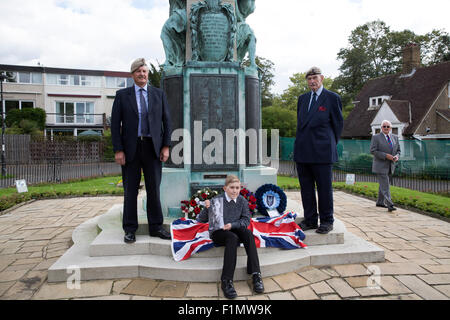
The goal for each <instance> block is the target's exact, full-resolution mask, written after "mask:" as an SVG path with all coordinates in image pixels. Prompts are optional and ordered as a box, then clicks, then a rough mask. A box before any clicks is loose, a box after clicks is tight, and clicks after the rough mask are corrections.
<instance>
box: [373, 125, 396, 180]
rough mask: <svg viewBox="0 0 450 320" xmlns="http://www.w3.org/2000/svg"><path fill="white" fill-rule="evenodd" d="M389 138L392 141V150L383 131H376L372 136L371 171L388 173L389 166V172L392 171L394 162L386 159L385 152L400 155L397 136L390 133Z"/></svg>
mask: <svg viewBox="0 0 450 320" xmlns="http://www.w3.org/2000/svg"><path fill="white" fill-rule="evenodd" d="M391 140H392V143H393V150H392V151H391V147H390V146H389V143H388V142H387V140H386V137H385V136H384V134H383V133H378V134H376V135H374V136H372V141H371V142H370V153H372V154H373V163H372V172H373V173H380V174H388V173H389V167H390V168H391V173H394V170H395V162H393V161H390V160H387V159H386V154H391V155H392V156H400V144H399V142H398V137H397V136H396V135H395V134H391Z"/></svg>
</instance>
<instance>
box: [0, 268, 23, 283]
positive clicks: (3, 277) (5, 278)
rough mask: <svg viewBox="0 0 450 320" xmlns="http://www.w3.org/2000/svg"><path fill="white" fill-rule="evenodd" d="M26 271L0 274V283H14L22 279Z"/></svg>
mask: <svg viewBox="0 0 450 320" xmlns="http://www.w3.org/2000/svg"><path fill="white" fill-rule="evenodd" d="M27 272H28V270H18V271H5V272H0V282H10V281H16V280H19V279H20V278H22V277H23V276H24V275H25V274H26V273H27Z"/></svg>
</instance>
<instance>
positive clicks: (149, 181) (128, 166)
mask: <svg viewBox="0 0 450 320" xmlns="http://www.w3.org/2000/svg"><path fill="white" fill-rule="evenodd" d="M125 156H126V155H125ZM125 160H126V163H125V165H124V166H122V180H123V187H124V193H125V199H124V205H123V222H122V225H123V230H124V231H125V232H133V233H135V232H136V230H137V228H138V218H137V196H138V192H139V184H140V183H141V170H143V171H144V179H145V189H146V191H147V219H148V226H149V232H154V231H159V230H160V229H161V226H162V224H163V221H164V218H163V214H162V210H161V201H160V192H159V187H160V185H161V173H162V164H161V161H160V160H159V155H158V156H157V155H156V154H155V151H154V148H153V142H152V139H151V138H144V139H141V138H138V143H137V148H136V154H135V156H134V159H132V160H131V161H129V160H128V159H125Z"/></svg>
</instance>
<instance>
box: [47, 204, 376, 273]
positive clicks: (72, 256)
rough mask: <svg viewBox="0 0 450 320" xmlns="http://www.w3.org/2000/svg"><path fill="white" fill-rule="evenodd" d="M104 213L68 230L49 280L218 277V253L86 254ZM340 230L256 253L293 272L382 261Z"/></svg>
mask: <svg viewBox="0 0 450 320" xmlns="http://www.w3.org/2000/svg"><path fill="white" fill-rule="evenodd" d="M108 214H111V210H110V212H109V213H107V214H106V215H108ZM105 219H106V217H104V216H101V217H95V218H93V219H91V220H89V221H86V222H85V223H83V224H81V225H80V226H78V227H77V228H76V229H75V231H74V233H73V235H72V239H73V242H74V245H73V246H72V247H71V248H70V249H69V250H68V251H67V252H66V253H65V254H64V255H63V256H62V257H61V258H60V259H58V261H56V262H55V263H54V264H53V265H52V266H51V267H50V268H49V270H48V281H49V282H60V281H70V280H72V279H74V278H76V277H78V276H79V278H78V279H79V280H81V281H84V280H99V279H124V278H138V277H141V278H151V279H157V280H175V281H198V282H216V281H219V280H220V274H221V271H222V263H223V258H222V257H220V258H219V257H200V256H199V257H198V258H190V259H188V260H186V261H181V262H175V261H174V260H173V258H172V257H171V256H168V255H159V254H140V255H137V254H136V255H127V256H120V255H119V256H95V257H92V256H90V247H91V243H92V242H93V241H94V240H95V239H96V238H97V237H98V232H99V225H100V224H102V225H103V227H105V221H107V220H108V219H106V220H105ZM109 227H112V225H109ZM120 229H121V227H118V230H120ZM117 232H118V231H117ZM343 233H344V243H342V244H330V245H318V246H310V247H309V248H308V249H294V250H270V251H267V252H266V253H263V254H261V255H260V257H259V258H260V265H261V271H262V274H263V276H264V277H268V276H274V275H278V274H282V273H286V272H292V271H295V270H298V269H300V268H302V267H304V266H308V265H312V266H322V265H333V264H354V263H370V262H373V263H375V262H382V261H384V251H383V250H382V249H380V248H379V247H377V246H375V245H373V244H371V243H370V242H367V241H365V240H363V239H361V238H359V237H357V236H355V235H353V234H351V233H349V232H347V231H344V232H343ZM158 241H164V240H158V239H156V242H158ZM156 247H158V246H156ZM158 250H159V249H158ZM211 250H213V249H211ZM262 250H266V249H262ZM246 262H247V258H246V256H243V255H241V256H239V257H238V260H237V266H236V272H235V280H246V279H248V275H247V274H246Z"/></svg>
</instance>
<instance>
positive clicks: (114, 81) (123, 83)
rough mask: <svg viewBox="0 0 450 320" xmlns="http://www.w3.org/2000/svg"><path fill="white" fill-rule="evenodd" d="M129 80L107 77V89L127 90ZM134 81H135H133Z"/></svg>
mask: <svg viewBox="0 0 450 320" xmlns="http://www.w3.org/2000/svg"><path fill="white" fill-rule="evenodd" d="M128 79H131V78H117V77H106V87H107V88H126V87H127V86H131V85H128V84H129V82H128ZM131 80H133V79H131Z"/></svg>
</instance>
